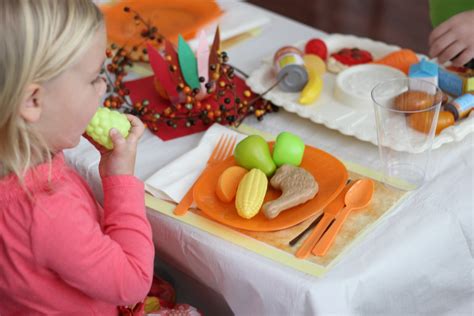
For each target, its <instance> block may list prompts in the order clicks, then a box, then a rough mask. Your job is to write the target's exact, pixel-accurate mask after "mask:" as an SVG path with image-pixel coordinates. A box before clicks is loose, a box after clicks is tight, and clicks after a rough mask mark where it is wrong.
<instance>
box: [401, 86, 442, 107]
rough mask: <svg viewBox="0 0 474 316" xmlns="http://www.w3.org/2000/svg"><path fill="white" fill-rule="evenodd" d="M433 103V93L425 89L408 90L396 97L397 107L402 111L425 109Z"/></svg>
mask: <svg viewBox="0 0 474 316" xmlns="http://www.w3.org/2000/svg"><path fill="white" fill-rule="evenodd" d="M433 104H434V97H433V95H431V94H429V93H427V92H424V91H416V90H412V91H406V92H403V93H402V94H400V95H398V96H397V97H396V98H395V107H396V108H397V109H398V110H400V111H418V110H423V109H426V108H429V107H430V106H432V105H433Z"/></svg>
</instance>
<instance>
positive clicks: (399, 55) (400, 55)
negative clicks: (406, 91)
mask: <svg viewBox="0 0 474 316" xmlns="http://www.w3.org/2000/svg"><path fill="white" fill-rule="evenodd" d="M417 62H418V56H416V54H415V52H414V51H412V50H411V49H400V50H397V51H395V52H392V53H390V54H388V55H385V56H384V57H382V58H380V59H379V60H376V61H374V64H380V65H386V66H390V67H393V68H397V69H400V70H401V71H403V72H404V73H406V74H408V70H409V69H410V65H413V64H416V63H417Z"/></svg>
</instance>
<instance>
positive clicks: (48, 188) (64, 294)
mask: <svg viewBox="0 0 474 316" xmlns="http://www.w3.org/2000/svg"><path fill="white" fill-rule="evenodd" d="M33 171H34V172H33ZM49 177H50V179H48V178H49ZM25 184H26V187H27V188H28V190H29V192H30V194H31V196H32V197H33V200H31V199H30V198H29V197H28V195H27V194H26V193H25V191H24V190H23V189H22V187H21V186H20V184H19V182H18V180H17V179H16V177H14V176H7V177H4V178H3V179H0V315H2V316H7V315H42V314H46V315H117V308H116V306H117V305H128V304H134V303H136V302H139V301H141V300H142V299H143V298H144V297H145V296H146V294H147V292H148V290H149V289H150V286H151V282H152V278H153V257H154V247H153V241H152V234H151V228H150V224H149V222H148V221H147V218H146V214H145V206H144V190H143V183H142V182H140V181H139V180H138V179H137V178H135V177H133V176H111V177H106V178H104V179H102V185H103V190H104V208H103V211H102V210H101V206H100V205H99V204H98V203H97V201H96V200H95V198H94V196H93V194H92V192H91V190H90V189H89V186H88V185H87V184H86V183H85V181H84V180H83V179H82V178H81V177H80V176H79V175H78V174H77V173H76V172H75V171H74V170H73V169H72V168H70V167H68V166H67V165H66V163H65V161H64V156H63V154H62V153H61V154H57V155H56V156H55V158H54V159H53V161H52V168H51V173H50V168H49V164H48V163H45V164H42V165H39V166H37V167H35V168H34V169H32V170H30V171H29V172H28V173H27V175H26V178H25Z"/></svg>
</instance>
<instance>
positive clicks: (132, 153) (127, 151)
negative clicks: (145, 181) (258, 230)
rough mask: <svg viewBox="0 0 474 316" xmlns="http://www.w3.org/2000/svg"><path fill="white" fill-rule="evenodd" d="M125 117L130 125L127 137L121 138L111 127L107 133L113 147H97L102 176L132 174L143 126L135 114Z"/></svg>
mask: <svg viewBox="0 0 474 316" xmlns="http://www.w3.org/2000/svg"><path fill="white" fill-rule="evenodd" d="M127 118H128V120H129V121H130V124H131V125H132V128H131V129H130V132H129V134H128V136H127V138H126V139H125V138H123V137H122V135H121V134H120V132H118V131H117V130H115V129H112V130H110V132H109V135H110V138H111V139H112V143H113V144H114V148H113V149H112V150H109V151H106V150H104V148H103V147H102V148H98V149H99V151H100V153H101V158H100V163H99V174H100V176H101V177H102V178H103V177H107V176H112V175H133V174H134V170H135V157H136V155H137V145H138V141H139V140H140V137H141V136H142V135H143V132H144V130H145V126H144V125H143V123H142V121H140V119H139V118H137V117H136V116H133V115H129V114H127Z"/></svg>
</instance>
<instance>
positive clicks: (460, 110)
mask: <svg viewBox="0 0 474 316" xmlns="http://www.w3.org/2000/svg"><path fill="white" fill-rule="evenodd" d="M273 61H274V70H275V73H276V77H277V80H278V84H279V88H280V89H281V90H282V91H286V92H299V93H300V96H299V100H298V101H299V103H300V104H301V105H310V104H314V102H315V101H316V100H317V99H318V97H319V96H320V94H321V91H322V89H323V75H324V74H325V72H326V69H327V70H328V71H329V72H331V73H334V74H337V75H338V78H339V74H340V73H342V72H344V70H346V69H349V68H350V67H352V66H356V65H362V64H377V65H383V66H387V67H390V68H392V69H398V70H400V71H401V72H403V73H404V74H405V75H407V76H408V77H409V78H417V79H423V80H426V81H429V82H432V83H433V84H435V85H437V86H438V87H439V88H440V90H442V91H443V92H444V96H443V103H442V104H443V110H442V111H441V112H440V114H439V117H438V125H437V128H436V134H439V133H440V132H441V131H442V130H443V129H445V128H447V127H449V126H451V125H454V124H455V123H456V122H457V121H458V120H460V119H463V118H465V117H467V116H468V115H469V113H470V112H471V110H472V108H473V107H474V65H473V64H474V63H473V62H471V63H468V64H466V65H465V67H450V66H448V67H443V66H440V65H438V64H436V63H433V62H429V61H427V60H421V61H420V60H419V58H418V56H417V55H416V54H415V52H413V51H412V50H410V49H399V50H397V51H393V52H390V53H388V54H387V55H385V56H382V57H381V58H379V59H374V57H373V56H372V53H371V52H370V51H368V50H366V49H364V47H345V48H342V49H340V50H339V51H335V52H329V51H328V48H327V45H326V43H325V42H324V40H322V39H319V38H314V39H310V40H309V41H308V42H307V43H306V45H305V48H304V52H303V51H301V50H299V49H298V48H296V47H293V46H285V47H283V48H280V49H279V50H278V51H277V52H276V53H275V55H274V60H273ZM361 69H362V68H361ZM361 69H360V70H361ZM358 70H359V69H358ZM354 71H355V68H354ZM373 71H375V70H373ZM379 72H380V71H379ZM345 74H347V73H345ZM363 75H368V72H367V71H366V72H364V73H363ZM372 75H374V76H375V75H377V76H375V77H374V78H376V79H377V80H380V76H381V75H382V74H381V73H377V74H372ZM400 75H401V73H400ZM359 77H360V76H359ZM341 78H342V77H341ZM374 80H375V79H374ZM366 81H367V82H370V80H369V78H367V80H366ZM378 82H379V81H378ZM410 89H411V90H410V91H409V92H407V95H406V96H400V98H399V101H398V103H397V104H396V106H398V107H399V109H405V110H422V109H425V108H427V107H428V105H427V104H429V106H431V105H432V104H433V103H432V100H429V99H427V96H426V94H423V91H417V90H416V89H414V88H412V87H410ZM336 91H337V89H336ZM368 91H369V92H370V90H368ZM359 92H360V91H359ZM359 92H358V93H359ZM360 93H361V92H360ZM335 97H337V93H336V95H335ZM351 100H352V101H351V102H353V103H354V104H355V103H356V100H353V99H351ZM402 101H403V102H402ZM341 102H342V101H341ZM427 115H429V114H422V113H418V114H417V115H411V116H410V120H409V126H411V127H413V128H415V129H417V130H419V131H422V132H426V131H427V130H428V129H429V126H428V124H427V123H428V122H431V118H429V117H427Z"/></svg>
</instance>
